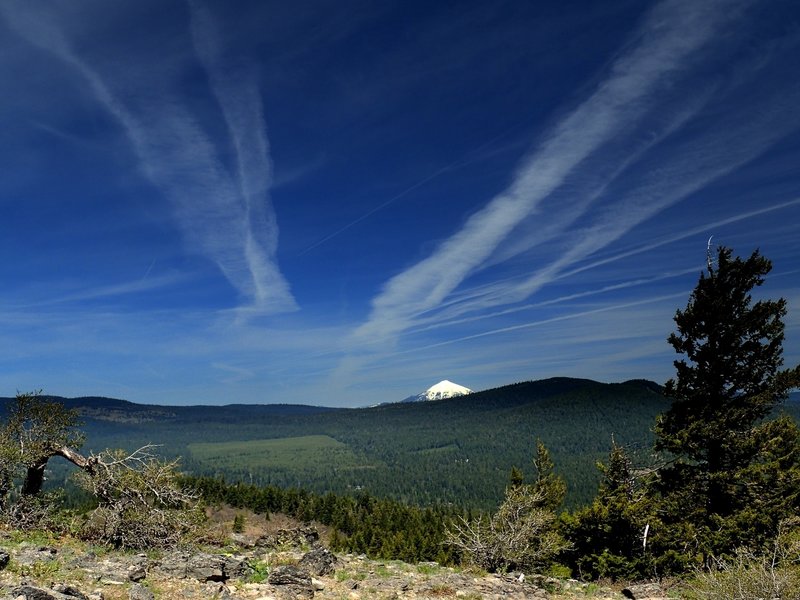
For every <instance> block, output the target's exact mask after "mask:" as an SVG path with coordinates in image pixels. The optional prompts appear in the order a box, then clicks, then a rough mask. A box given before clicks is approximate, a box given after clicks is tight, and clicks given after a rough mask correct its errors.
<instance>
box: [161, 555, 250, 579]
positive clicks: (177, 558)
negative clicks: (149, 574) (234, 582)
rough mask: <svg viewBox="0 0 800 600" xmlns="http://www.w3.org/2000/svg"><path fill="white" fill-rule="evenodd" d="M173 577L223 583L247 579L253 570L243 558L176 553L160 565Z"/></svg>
mask: <svg viewBox="0 0 800 600" xmlns="http://www.w3.org/2000/svg"><path fill="white" fill-rule="evenodd" d="M158 568H159V569H160V570H161V571H162V572H163V573H165V574H167V575H170V576H172V577H180V578H191V579H197V580H198V581H221V582H225V581H227V580H228V579H231V578H234V577H235V578H242V577H246V576H247V575H249V574H250V572H251V571H252V568H251V567H250V566H249V565H248V564H247V562H246V561H245V560H244V559H242V558H236V557H233V556H221V555H217V554H207V553H205V552H201V553H199V554H188V553H185V552H175V553H172V554H169V555H167V556H165V557H164V558H163V559H162V560H161V562H160V563H159V565H158Z"/></svg>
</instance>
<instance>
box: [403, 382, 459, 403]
mask: <svg viewBox="0 0 800 600" xmlns="http://www.w3.org/2000/svg"><path fill="white" fill-rule="evenodd" d="M471 393H472V390H471V389H469V388H467V387H464V386H463V385H458V384H457V383H453V382H452V381H448V380H447V379H444V380H442V381H440V382H439V383H437V384H436V385H432V386H431V387H429V388H428V389H427V390H425V391H424V392H422V393H421V394H416V395H415V396H409V397H408V398H406V399H405V400H401V402H425V401H428V400H444V399H445V398H456V397H458V396H466V395H467V394H471Z"/></svg>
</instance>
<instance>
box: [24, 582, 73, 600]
mask: <svg viewBox="0 0 800 600" xmlns="http://www.w3.org/2000/svg"><path fill="white" fill-rule="evenodd" d="M70 589H71V590H73V591H74V592H75V593H76V594H77V595H74V594H64V593H62V592H57V591H56V590H46V589H44V588H40V587H36V586H33V585H20V586H17V587H15V588H14V589H13V590H11V596H12V597H13V598H20V597H21V598H24V599H25V600H76V599H78V600H89V597H88V596H85V595H84V594H81V593H80V592H78V591H77V590H74V588H70Z"/></svg>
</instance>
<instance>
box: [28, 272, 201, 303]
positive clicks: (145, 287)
mask: <svg viewBox="0 0 800 600" xmlns="http://www.w3.org/2000/svg"><path fill="white" fill-rule="evenodd" d="M149 272H150V269H148V270H147V272H146V273H145V276H144V277H142V278H141V279H138V280H135V281H125V282H122V283H116V284H112V285H103V286H98V287H92V288H88V289H82V290H81V291H78V292H68V293H62V294H55V295H54V294H53V293H52V287H49V293H48V297H47V298H46V299H45V300H41V301H38V302H33V303H30V302H29V303H26V304H25V305H24V308H31V307H37V306H49V305H53V304H66V303H70V302H83V301H86V300H98V299H101V298H113V297H118V296H127V295H131V294H141V293H144V292H150V291H153V290H156V289H160V288H164V287H169V286H173V285H176V284H178V283H181V282H183V281H186V280H187V279H188V277H187V276H186V275H184V274H181V273H164V274H160V275H157V276H153V277H148V274H149ZM14 308H23V307H19V306H18V307H14Z"/></svg>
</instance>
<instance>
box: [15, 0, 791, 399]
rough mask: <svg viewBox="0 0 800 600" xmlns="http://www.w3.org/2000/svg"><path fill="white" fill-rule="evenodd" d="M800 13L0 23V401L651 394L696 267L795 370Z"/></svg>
mask: <svg viewBox="0 0 800 600" xmlns="http://www.w3.org/2000/svg"><path fill="white" fill-rule="evenodd" d="M798 65H800V7H798V6H797V4H796V3H795V2H792V1H781V0H776V1H773V2H758V1H755V0H752V1H747V0H742V1H739V0H702V1H701V0H667V1H664V2H650V3H648V2H634V1H630V0H625V1H615V0H609V1H607V2H581V1H574V2H564V1H561V0H560V1H552V2H551V1H539V2H528V1H522V0H520V1H517V0H510V1H507V2H503V1H495V2H485V1H483V0H482V1H474V2H473V1H471V0H467V1H464V2H457V3H456V2H453V3H450V2H439V3H431V2H416V1H403V2H391V1H377V2H376V1H366V0H336V1H333V0H313V1H306V0H299V1H296V2H271V1H264V2H261V1H257V2H256V1H254V2H246V1H243V2H236V3H230V2H222V1H212V0H190V1H173V0H158V1H151V0H137V1H136V2H114V3H110V2H106V1H104V0H103V1H101V0H92V1H89V0H76V1H72V0H70V1H62V2H36V3H32V2H26V1H22V0H21V1H8V2H3V3H2V4H0V81H2V82H3V90H4V91H3V94H2V96H0V177H1V178H2V179H0V184H1V185H0V209H1V210H2V213H0V214H2V219H0V248H1V249H2V257H3V260H2V262H0V277H2V282H3V293H2V295H0V395H11V394H13V393H14V392H15V391H17V390H20V391H27V390H32V389H43V390H44V391H45V392H46V393H50V394H58V395H65V396H77V395H106V396H114V397H120V398H126V399H129V400H133V401H136V402H148V403H161V404H200V403H203V404H206V403H231V402H247V403H251V402H259V403H268V402H292V403H309V404H324V405H330V406H357V405H365V404H371V403H374V402H378V401H390V400H399V399H401V398H404V397H406V396H408V395H410V394H412V393H416V392H419V391H422V390H424V389H425V388H427V387H429V386H430V385H432V384H433V383H435V382H437V381H439V380H440V379H445V378H447V379H450V380H452V381H455V382H458V383H460V384H462V385H465V386H468V387H470V388H472V389H485V388H489V387H494V386H498V385H503V384H507V383H512V382H515V381H521V380H529V379H539V378H544V377H551V376H576V377H589V378H594V379H598V380H601V381H622V380H626V379H631V378H640V377H645V378H649V379H654V380H656V381H659V382H663V381H665V380H666V379H667V378H668V377H670V376H671V375H672V373H673V368H672V361H673V359H674V358H675V356H674V354H673V352H672V350H671V348H670V347H669V346H668V345H667V343H666V341H665V340H666V337H667V335H668V334H669V333H670V332H671V331H672V330H673V322H672V316H673V315H674V312H675V310H676V309H677V308H679V307H683V306H685V304H686V300H687V298H688V294H689V292H690V291H691V289H692V288H693V287H694V284H695V282H696V281H697V278H698V275H699V273H700V271H701V269H702V267H703V265H704V262H705V252H706V244H707V241H708V239H709V237H710V236H712V235H713V242H714V243H719V244H722V245H726V246H730V247H733V248H734V250H735V251H736V252H737V253H739V254H743V255H746V254H749V253H750V252H751V251H752V250H754V249H755V248H760V249H761V251H762V253H763V254H764V255H766V256H767V257H769V258H770V259H772V261H773V263H774V270H773V273H772V274H771V275H770V277H769V278H768V281H767V284H766V285H765V286H764V287H763V288H762V290H760V291H759V295H762V296H766V297H777V296H783V297H785V298H786V299H787V300H788V302H789V314H788V316H787V319H786V321H787V332H786V343H785V352H786V363H787V365H794V364H797V363H798V362H800V317H798V315H799V314H800V110H798V107H800V77H798Z"/></svg>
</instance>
